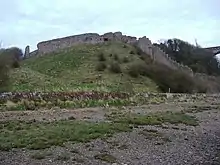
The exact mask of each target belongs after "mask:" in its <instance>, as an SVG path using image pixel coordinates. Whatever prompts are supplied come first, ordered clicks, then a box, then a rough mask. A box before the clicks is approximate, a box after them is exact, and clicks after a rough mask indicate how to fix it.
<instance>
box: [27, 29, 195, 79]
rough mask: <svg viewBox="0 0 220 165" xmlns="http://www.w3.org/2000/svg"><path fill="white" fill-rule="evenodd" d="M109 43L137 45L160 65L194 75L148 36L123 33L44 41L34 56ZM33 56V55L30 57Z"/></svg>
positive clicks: (90, 34) (92, 34) (81, 35)
mask: <svg viewBox="0 0 220 165" xmlns="http://www.w3.org/2000/svg"><path fill="white" fill-rule="evenodd" d="M107 41H121V42H124V43H128V44H131V45H136V46H137V47H138V48H140V49H141V50H142V51H143V52H145V53H146V54H147V55H149V56H151V58H152V59H154V60H155V61H157V62H158V63H162V64H164V65H166V66H168V67H170V68H172V69H178V70H182V71H183V72H186V73H187V74H189V75H191V76H192V75H193V72H192V70H191V69H190V68H189V67H187V66H184V65H181V64H179V63H177V62H176V61H173V60H172V59H171V58H170V57H169V56H168V55H167V54H166V53H165V52H163V51H162V50H161V49H160V48H158V47H156V46H154V45H153V44H152V43H151V41H150V40H149V38H147V37H146V36H144V37H142V38H139V39H137V38H136V37H131V36H126V35H123V34H122V33H121V32H115V33H112V32H109V33H105V34H103V35H99V34H97V33H85V34H80V35H75V36H68V37H64V38H57V39H53V40H49V41H43V42H40V43H38V44H37V48H38V49H37V50H36V51H34V52H33V53H30V54H33V55H37V54H38V55H44V54H47V53H51V52H56V51H59V50H62V49H65V48H69V47H73V46H75V45H79V44H98V43H104V42H107ZM30 56H32V55H30Z"/></svg>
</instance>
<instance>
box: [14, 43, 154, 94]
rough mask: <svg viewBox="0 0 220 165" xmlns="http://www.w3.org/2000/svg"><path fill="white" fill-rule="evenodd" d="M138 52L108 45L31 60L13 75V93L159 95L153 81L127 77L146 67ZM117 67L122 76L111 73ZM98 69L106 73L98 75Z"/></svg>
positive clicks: (121, 45)
mask: <svg viewBox="0 0 220 165" xmlns="http://www.w3.org/2000/svg"><path fill="white" fill-rule="evenodd" d="M136 52H137V51H136V50H135V48H134V47H132V46H131V45H125V44H124V43H120V42H114V43H111V42H109V43H105V44H97V45H79V46H76V47H73V48H70V49H68V50H63V51H60V52H57V53H51V54H47V55H44V56H39V57H32V58H30V59H26V60H24V61H22V62H21V67H20V68H18V69H13V70H12V71H11V82H12V90H13V91H92V90H95V91H123V92H144V91H150V92H157V91H158V87H157V85H156V83H155V82H154V81H152V80H151V79H149V78H147V77H146V76H139V77H138V78H132V77H131V76H130V75H129V74H128V71H129V68H130V66H132V65H134V64H136V63H144V61H143V60H142V59H141V58H140V56H138V55H137V54H136ZM102 58H103V59H102ZM115 63H116V64H119V66H120V68H121V73H113V72H112V71H111V69H109V67H110V68H111V66H112V65H113V64H114V65H116V64H115ZM103 66H104V67H103ZM97 67H98V68H100V67H101V70H103V69H104V70H103V71H98V70H100V69H98V68H97ZM105 67H106V69H105Z"/></svg>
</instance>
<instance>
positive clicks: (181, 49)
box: [155, 38, 220, 76]
mask: <svg viewBox="0 0 220 165" xmlns="http://www.w3.org/2000/svg"><path fill="white" fill-rule="evenodd" d="M155 45H156V46H158V47H160V48H161V49H162V50H163V51H164V52H166V53H167V54H169V56H170V57H171V58H172V59H173V60H175V61H177V62H179V63H182V64H184V65H187V66H189V67H190V68H191V69H192V70H193V72H197V73H205V74H208V75H215V76H216V75H218V76H219V75H220V68H219V62H218V60H217V59H216V58H215V57H214V56H213V54H212V52H209V51H207V50H205V49H203V48H201V46H199V45H196V46H195V45H192V44H189V43H187V42H185V41H182V40H180V39H176V38H175V39H168V40H166V41H164V42H161V43H160V44H155Z"/></svg>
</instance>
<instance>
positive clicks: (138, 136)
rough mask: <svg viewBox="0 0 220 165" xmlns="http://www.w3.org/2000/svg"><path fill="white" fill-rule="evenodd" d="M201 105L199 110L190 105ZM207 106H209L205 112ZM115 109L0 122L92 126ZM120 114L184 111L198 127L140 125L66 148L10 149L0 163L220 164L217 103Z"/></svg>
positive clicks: (5, 115)
mask: <svg viewBox="0 0 220 165" xmlns="http://www.w3.org/2000/svg"><path fill="white" fill-rule="evenodd" d="M194 105H196V106H200V107H206V108H203V110H201V111H191V110H189V109H190V107H192V106H194ZM207 107H208V108H207ZM113 110H117V108H85V109H75V110H65V109H62V110H61V109H52V110H39V111H25V112H21V111H20V112H15V111H13V112H0V121H8V120H25V121H27V120H39V121H53V120H61V119H68V118H70V117H71V118H74V119H76V120H89V121H93V122H99V121H105V120H106V117H105V116H106V114H109V113H111V112H112V111H113ZM120 110H122V111H127V112H135V113H138V114H147V113H149V112H158V111H185V110H186V111H187V110H188V111H187V113H188V114H190V115H192V116H195V117H196V118H197V119H198V120H199V125H198V126H187V125H183V124H179V125H172V124H167V123H164V124H163V125H161V126H139V127H137V128H135V129H133V131H132V132H124V133H118V134H115V135H114V136H113V137H109V138H105V139H96V140H93V141H91V142H88V143H78V144H72V143H67V144H65V147H51V148H49V149H44V150H41V151H40V152H43V153H44V155H46V157H45V158H43V159H36V157H35V158H34V157H32V156H31V155H34V154H35V155H36V154H37V153H39V151H35V150H27V149H13V150H12V151H8V152H5V151H0V165H73V164H74V165H75V164H76V165H83V164H85V165H108V164H114V165H123V164H124V165H125V164H127V165H148V164H149V165H218V164H220V127H219V126H220V110H219V109H218V103H216V102H215V103H214V104H213V103H211V102H209V103H207V102H194V103H167V104H165V103H163V104H159V105H146V106H137V107H122V108H120Z"/></svg>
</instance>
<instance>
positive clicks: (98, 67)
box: [96, 62, 106, 71]
mask: <svg viewBox="0 0 220 165" xmlns="http://www.w3.org/2000/svg"><path fill="white" fill-rule="evenodd" d="M105 69H106V64H105V63H103V62H100V63H98V64H97V66H96V70H97V71H104V70H105Z"/></svg>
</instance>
